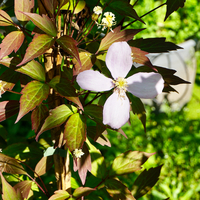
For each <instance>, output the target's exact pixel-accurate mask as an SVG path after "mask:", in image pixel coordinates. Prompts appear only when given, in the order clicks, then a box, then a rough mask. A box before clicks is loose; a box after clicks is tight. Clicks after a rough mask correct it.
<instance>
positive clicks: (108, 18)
mask: <svg viewBox="0 0 200 200" xmlns="http://www.w3.org/2000/svg"><path fill="white" fill-rule="evenodd" d="M104 16H105V17H104V18H103V19H102V23H101V25H103V30H104V29H105V28H107V27H108V28H111V27H112V26H113V25H115V24H116V21H115V15H114V14H113V13H112V12H106V13H104ZM111 30H112V29H111Z"/></svg>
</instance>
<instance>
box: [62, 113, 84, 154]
mask: <svg viewBox="0 0 200 200" xmlns="http://www.w3.org/2000/svg"><path fill="white" fill-rule="evenodd" d="M64 139H65V140H66V145H67V147H68V148H69V150H70V151H71V152H72V151H73V150H75V149H81V148H82V146H83V143H84V141H85V139H86V119H85V118H84V117H83V116H82V115H81V114H79V113H75V114H73V115H71V117H70V118H69V119H68V121H67V123H66V125H65V130H64Z"/></svg>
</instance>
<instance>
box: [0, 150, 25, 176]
mask: <svg viewBox="0 0 200 200" xmlns="http://www.w3.org/2000/svg"><path fill="white" fill-rule="evenodd" d="M0 171H1V172H7V173H9V174H27V173H26V171H25V170H24V168H23V167H22V166H21V165H20V164H19V163H18V162H17V161H16V160H15V159H14V158H11V157H9V156H6V155H4V154H2V153H0Z"/></svg>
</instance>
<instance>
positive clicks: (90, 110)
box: [84, 104, 103, 124]
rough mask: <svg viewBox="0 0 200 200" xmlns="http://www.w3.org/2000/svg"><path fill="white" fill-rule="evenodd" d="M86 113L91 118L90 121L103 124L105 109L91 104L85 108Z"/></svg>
mask: <svg viewBox="0 0 200 200" xmlns="http://www.w3.org/2000/svg"><path fill="white" fill-rule="evenodd" d="M84 113H85V114H86V115H88V116H89V118H90V119H92V120H94V121H95V122H97V123H100V124H102V121H103V107H102V106H98V105H95V104H89V105H87V106H86V107H84Z"/></svg>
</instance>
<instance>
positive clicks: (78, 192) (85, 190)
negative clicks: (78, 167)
mask: <svg viewBox="0 0 200 200" xmlns="http://www.w3.org/2000/svg"><path fill="white" fill-rule="evenodd" d="M94 190H95V189H94V188H90V187H79V188H77V189H75V191H74V193H73V197H75V198H76V199H77V198H80V197H83V196H87V195H88V194H90V193H91V192H92V191H94Z"/></svg>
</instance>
